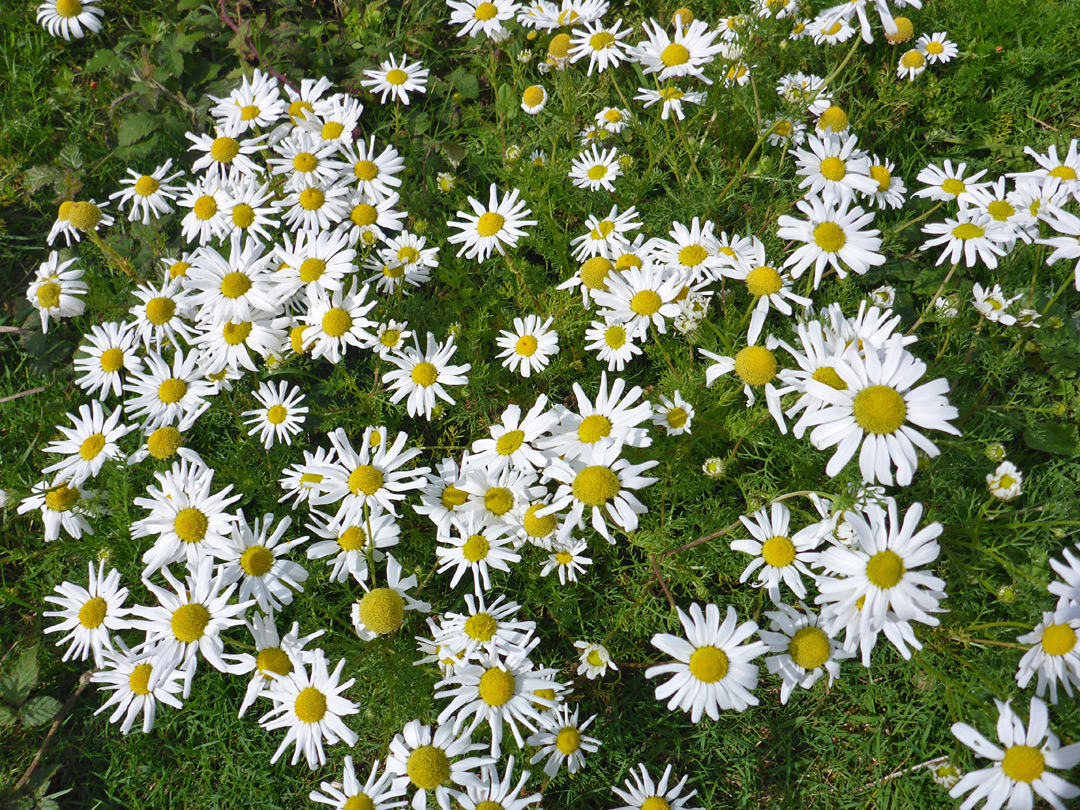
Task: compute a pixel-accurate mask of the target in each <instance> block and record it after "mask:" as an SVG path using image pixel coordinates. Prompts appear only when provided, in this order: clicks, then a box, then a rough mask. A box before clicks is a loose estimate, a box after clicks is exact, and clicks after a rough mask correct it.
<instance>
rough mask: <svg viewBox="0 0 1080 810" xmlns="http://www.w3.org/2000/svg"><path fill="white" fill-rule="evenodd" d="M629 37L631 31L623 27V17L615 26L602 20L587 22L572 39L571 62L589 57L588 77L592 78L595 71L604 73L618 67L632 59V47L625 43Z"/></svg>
mask: <svg viewBox="0 0 1080 810" xmlns="http://www.w3.org/2000/svg"><path fill="white" fill-rule="evenodd" d="M629 35H630V29H629V28H625V29H624V28H623V27H622V18H621V17H620V18H619V19H617V20H616V21H615V23H614V24H613V25H604V23H603V21H601V20H596V21H595V22H586V23H585V24H584V25H582V26H579V27H577V28H575V29H574V36H572V37H571V38H570V51H569V56H570V61H571V62H578V61H580V60H582V59H584V58H585V57H586V56H587V57H589V69H588V71H587V72H586V74H585V75H586V76H592V74H593V70H594V69H595V70H596V71H597V73H603V72H604V71H605V70H607V69H608V68H609V67H611V68H615V67H618V66H619V65H620V64H622V63H623V62H624V61H626V60H627V59H629V58H630V47H629V46H628V45H627V44H626V43H625V42H624V41H623V40H625V39H626V37H627V36H629Z"/></svg>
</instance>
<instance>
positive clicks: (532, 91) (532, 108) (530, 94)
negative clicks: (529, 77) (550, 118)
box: [521, 84, 548, 115]
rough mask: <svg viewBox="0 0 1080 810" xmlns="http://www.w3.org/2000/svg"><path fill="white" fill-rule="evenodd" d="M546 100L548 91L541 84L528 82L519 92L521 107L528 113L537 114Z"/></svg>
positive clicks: (542, 109) (544, 105)
mask: <svg viewBox="0 0 1080 810" xmlns="http://www.w3.org/2000/svg"><path fill="white" fill-rule="evenodd" d="M547 102H548V92H547V90H545V89H544V86H543V85H542V84H530V85H529V86H528V87H526V88H525V90H524V92H522V94H521V109H522V110H523V111H524V112H526V113H528V114H529V115H539V114H540V113H541V112H543V111H544V107H546V106H547Z"/></svg>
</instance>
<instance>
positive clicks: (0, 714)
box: [0, 703, 18, 728]
mask: <svg viewBox="0 0 1080 810" xmlns="http://www.w3.org/2000/svg"><path fill="white" fill-rule="evenodd" d="M16 717H18V714H17V713H16V712H15V710H14V709H13V708H11V707H10V706H5V705H4V704H3V703H0V728H4V727H5V726H10V725H11V724H12V723H14V722H15V719H16Z"/></svg>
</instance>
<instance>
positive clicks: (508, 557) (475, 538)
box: [435, 512, 521, 594]
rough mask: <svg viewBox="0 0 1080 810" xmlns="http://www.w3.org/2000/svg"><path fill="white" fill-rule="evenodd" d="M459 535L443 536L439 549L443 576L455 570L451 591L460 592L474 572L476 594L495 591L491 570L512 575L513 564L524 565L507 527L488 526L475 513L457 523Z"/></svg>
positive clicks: (498, 525) (455, 525) (436, 554)
mask: <svg viewBox="0 0 1080 810" xmlns="http://www.w3.org/2000/svg"><path fill="white" fill-rule="evenodd" d="M454 530H455V532H456V536H455V534H448V535H441V536H440V537H439V538H438V541H439V545H437V546H436V547H435V556H436V557H437V558H438V560H439V573H440V574H442V573H445V572H447V571H449V570H451V569H453V571H454V575H453V576H452V577H451V579H450V587H451V588H456V587H457V584H458V583H459V582H460V581H461V578H462V576H464V574H465V572H466V571H471V572H472V579H473V591H474V593H478V594H480V593H486V592H487V591H489V590H491V576H490V574H489V573H488V572H489V570H492V569H493V570H495V571H506V572H509V571H510V564H512V563H516V562H520V561H521V555H520V554H518V553H517V552H515V551H512V550H511V549H510V548H509V547H508V546H510V543H511V540H512V538H510V537H508V536H507V535H508V533H509V531H510V527H509V526H506V525H503V524H496V525H488V523H487V521H486V520H485V519H484V517H483V516H482V514H480V513H478V512H471V513H470V514H469V515H468V517H467V518H465V519H464V520H463V521H460V522H458V521H455V523H454Z"/></svg>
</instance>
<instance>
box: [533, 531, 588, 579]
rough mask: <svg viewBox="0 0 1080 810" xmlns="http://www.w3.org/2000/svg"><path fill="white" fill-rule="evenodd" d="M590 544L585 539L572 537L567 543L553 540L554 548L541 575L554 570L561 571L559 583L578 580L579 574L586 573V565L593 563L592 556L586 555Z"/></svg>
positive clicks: (545, 562)
mask: <svg viewBox="0 0 1080 810" xmlns="http://www.w3.org/2000/svg"><path fill="white" fill-rule="evenodd" d="M588 550H589V544H588V543H587V542H586V541H584V540H576V541H575V540H574V539H573V538H570V539H569V540H568V541H567V542H566V543H559V542H558V541H553V542H552V550H551V553H550V554H549V555H548V558H547V560H545V561H544V566H543V568H541V569H540V576H542V577H546V576H547V575H548V574H551V573H552V572H554V571H558V572H559V584H560V585H565V584H566V583H567V582H577V578H578V574H584V573H585V568H586V566H589V565H592V558H591V557H586V556H585V552H586V551H588Z"/></svg>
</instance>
